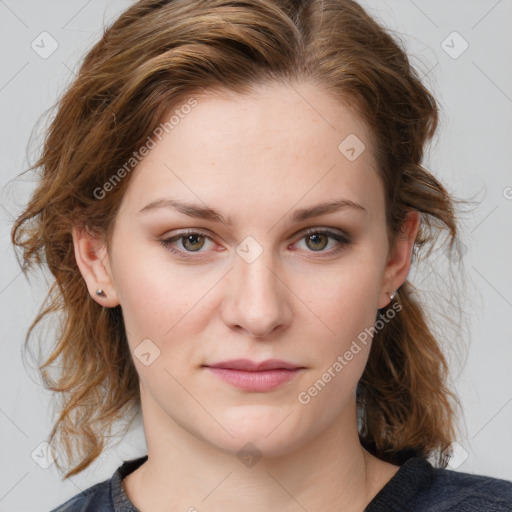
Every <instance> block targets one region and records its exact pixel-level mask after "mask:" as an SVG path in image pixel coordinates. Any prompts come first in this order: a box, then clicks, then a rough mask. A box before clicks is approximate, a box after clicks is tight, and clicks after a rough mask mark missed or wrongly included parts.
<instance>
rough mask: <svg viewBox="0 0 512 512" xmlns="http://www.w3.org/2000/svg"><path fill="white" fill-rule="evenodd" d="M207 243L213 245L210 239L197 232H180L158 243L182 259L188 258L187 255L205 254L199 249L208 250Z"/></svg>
mask: <svg viewBox="0 0 512 512" xmlns="http://www.w3.org/2000/svg"><path fill="white" fill-rule="evenodd" d="M208 242H209V243H210V244H213V240H212V238H211V237H209V236H207V235H206V234H204V233H201V232H198V231H187V232H182V233H179V234H177V235H175V236H172V237H169V238H165V239H163V240H160V243H161V244H162V245H163V246H164V247H165V248H166V249H168V250H169V251H171V252H173V253H174V254H178V255H179V256H182V257H184V258H188V257H190V256H188V254H187V253H196V252H205V251H201V249H203V248H204V247H206V248H208ZM176 245H178V247H176ZM180 246H181V247H180Z"/></svg>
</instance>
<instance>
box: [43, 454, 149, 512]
mask: <svg viewBox="0 0 512 512" xmlns="http://www.w3.org/2000/svg"><path fill="white" fill-rule="evenodd" d="M147 458H148V456H147V455H146V456H144V457H139V458H138V459H132V460H128V461H125V462H124V463H123V464H122V465H121V466H119V467H118V468H117V470H116V472H115V473H114V474H113V475H112V478H111V479H110V480H105V481H103V482H100V483H97V484H95V485H93V486H91V487H89V488H88V489H85V491H82V492H81V493H80V494H77V495H76V496H73V498H71V499H70V500H68V501H66V503H63V504H62V505H60V506H59V507H57V508H56V509H53V510H51V511H50V512H115V511H119V512H121V511H126V512H130V511H131V512H133V511H136V510H137V509H136V508H135V507H134V506H133V504H132V503H131V502H130V500H129V499H128V496H126V494H125V492H124V490H123V486H122V480H123V478H124V477H126V476H127V475H129V474H130V473H131V472H132V471H135V470H136V469H137V468H138V467H139V466H140V465H142V464H143V463H144V462H145V461H146V460H147Z"/></svg>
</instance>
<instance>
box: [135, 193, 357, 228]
mask: <svg viewBox="0 0 512 512" xmlns="http://www.w3.org/2000/svg"><path fill="white" fill-rule="evenodd" d="M159 208H174V209H175V210H177V211H179V212H180V213H183V214H185V215H188V216H189V217H195V218H198V219H204V220H211V221H214V222H215V221H216V222H222V223H223V224H226V225H228V226H232V225H233V224H234V220H233V219H232V218H231V217H228V218H227V219H225V218H224V217H223V215H222V214H220V213H219V212H218V211H216V210H215V209H213V208H210V207H208V206H201V205H199V204H194V203H185V202H182V201H177V200H175V199H157V200H155V201H152V202H151V203H149V204H147V205H146V206H144V208H142V209H141V210H140V212H139V213H143V212H148V211H151V210H156V209H159ZM344 208H352V209H355V210H359V211H361V212H366V208H364V206H362V205H361V204H359V203H356V202H354V201H351V200H349V199H338V200H336V201H330V202H327V203H321V204H317V205H315V206H311V207H309V208H302V209H300V210H295V212H293V214H292V221H294V222H301V221H304V220H306V219H309V218H312V217H319V216H320V215H325V214H327V213H333V212H336V211H338V210H341V209H344Z"/></svg>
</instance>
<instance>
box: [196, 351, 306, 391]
mask: <svg viewBox="0 0 512 512" xmlns="http://www.w3.org/2000/svg"><path fill="white" fill-rule="evenodd" d="M204 368H206V369H207V370H209V371H210V372H211V373H213V374H214V375H215V376H216V377H219V378H220V379H221V380H223V381H224V382H227V383H228V384H231V385H232V386H235V387H237V388H239V389H242V390H245V391H253V392H265V391H271V390H273V389H276V388H278V387H280V386H282V385H283V384H285V383H286V382H290V381H291V380H292V379H293V378H294V377H295V376H296V375H297V374H298V373H299V372H300V371H301V370H303V369H304V367H303V366H298V365H296V364H293V363H289V362H287V361H281V360H279V359H268V360H266V361H261V362H256V361H251V360H250V359H232V360H230V361H222V362H219V363H215V364H212V365H204Z"/></svg>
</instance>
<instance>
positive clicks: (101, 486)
mask: <svg viewBox="0 0 512 512" xmlns="http://www.w3.org/2000/svg"><path fill="white" fill-rule="evenodd" d="M110 496H111V493H110V480H105V481H104V482H100V483H98V484H95V485H93V486H91V487H89V488H88V489H85V491H82V492H81V493H80V494H77V495H76V496H73V497H72V498H71V499H70V500H68V501H66V503H63V504H62V505H60V506H59V507H57V508H55V509H53V510H51V511H50V512H92V511H96V512H114V505H113V503H112V500H111V498H110Z"/></svg>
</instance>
